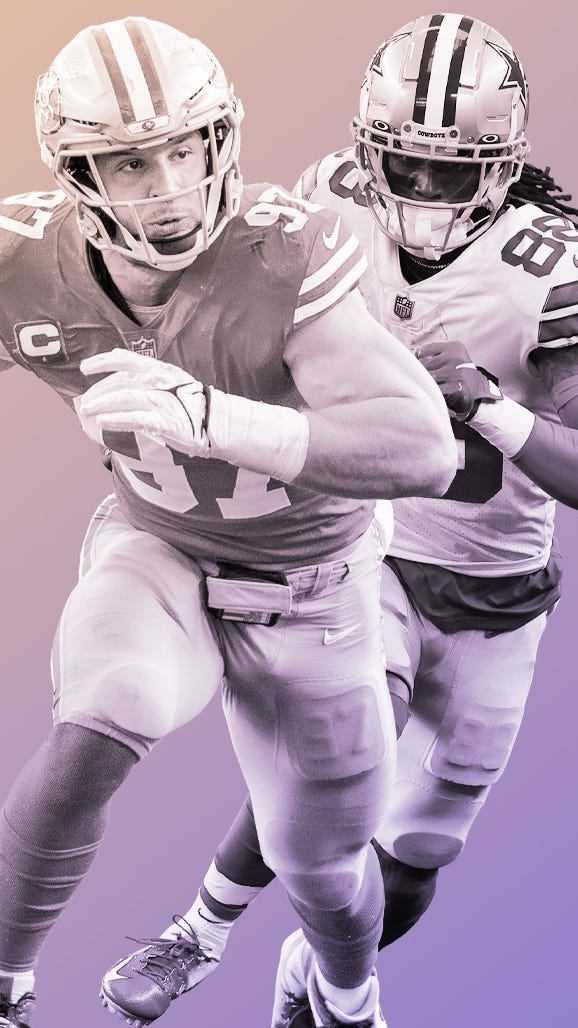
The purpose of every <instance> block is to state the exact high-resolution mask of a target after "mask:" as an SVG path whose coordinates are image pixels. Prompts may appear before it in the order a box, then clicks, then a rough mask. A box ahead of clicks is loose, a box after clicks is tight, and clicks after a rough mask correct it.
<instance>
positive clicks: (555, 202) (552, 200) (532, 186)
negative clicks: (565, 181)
mask: <svg viewBox="0 0 578 1028" xmlns="http://www.w3.org/2000/svg"><path fill="white" fill-rule="evenodd" d="M571 199H572V195H571V193H563V192H562V187H561V186H559V185H557V184H556V182H554V179H553V178H552V176H551V175H550V168H549V167H548V168H544V169H542V168H536V167H535V165H533V164H525V165H524V167H523V168H522V174H521V175H520V178H519V179H518V181H517V182H514V184H513V185H511V186H510V188H509V190H508V195H507V197H506V200H507V202H509V203H511V204H512V206H513V207H521V206H522V205H523V204H525V203H533V204H535V205H536V207H541V208H542V210H543V211H545V212H546V214H562V215H564V217H566V218H569V219H570V221H571V222H572V223H573V224H574V225H575V226H576V228H578V208H576V207H570V206H569V205H568V203H567V202H566V201H568V200H571Z"/></svg>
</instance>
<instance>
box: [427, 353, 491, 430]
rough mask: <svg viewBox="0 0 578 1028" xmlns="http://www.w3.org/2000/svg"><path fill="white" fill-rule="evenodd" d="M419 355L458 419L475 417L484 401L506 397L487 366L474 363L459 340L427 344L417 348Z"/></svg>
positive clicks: (489, 401)
mask: <svg viewBox="0 0 578 1028" xmlns="http://www.w3.org/2000/svg"><path fill="white" fill-rule="evenodd" d="M416 357H417V359H418V360H419V361H420V363H421V364H423V366H424V368H426V369H427V371H429V373H430V375H431V376H432V378H433V379H435V381H436V382H437V384H438V385H439V387H440V389H441V391H442V394H443V396H444V399H445V401H446V403H447V405H448V408H449V410H450V411H452V413H453V414H455V416H456V418H457V419H458V421H469V420H470V418H473V416H474V414H475V413H476V411H477V409H478V407H479V405H480V403H495V402H496V400H501V399H503V397H502V393H501V392H500V390H499V388H498V386H497V385H496V384H495V383H494V382H493V381H492V380H491V378H490V377H489V375H488V373H487V372H486V371H485V370H484V369H483V368H478V367H477V366H476V365H475V364H474V363H473V361H472V358H471V357H470V355H469V353H468V351H467V350H466V348H465V346H464V344H463V343H460V342H458V340H440V341H439V342H438V341H437V340H436V341H435V342H431V341H430V342H427V343H423V344H422V345H421V346H419V347H418V348H417V350H416Z"/></svg>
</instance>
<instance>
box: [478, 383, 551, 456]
mask: <svg viewBox="0 0 578 1028" xmlns="http://www.w3.org/2000/svg"><path fill="white" fill-rule="evenodd" d="M535 420H536V418H535V415H534V414H532V411H529V410H528V408H527V407H523V406H522V404H521V403H516V401H515V400H511V399H510V397H509V396H504V398H503V400H498V402H497V403H481V404H480V406H479V407H478V409H477V411H476V413H475V414H474V416H473V418H471V419H470V421H468V425H470V426H471V427H472V428H475V430H476V432H479V434H480V435H481V436H483V437H484V439H487V440H488V442H489V443H492V445H493V446H496V447H497V449H498V450H501V451H502V453H504V454H505V455H506V457H515V456H516V454H517V453H519V451H520V450H521V449H522V447H523V445H524V443H525V442H527V440H528V436H529V435H530V432H531V431H532V429H533V427H534V421H535Z"/></svg>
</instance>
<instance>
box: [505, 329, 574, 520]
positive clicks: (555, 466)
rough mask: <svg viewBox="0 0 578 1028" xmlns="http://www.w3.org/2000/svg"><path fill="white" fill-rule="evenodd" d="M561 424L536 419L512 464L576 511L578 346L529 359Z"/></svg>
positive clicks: (541, 350) (538, 353) (537, 352)
mask: <svg viewBox="0 0 578 1028" xmlns="http://www.w3.org/2000/svg"><path fill="white" fill-rule="evenodd" d="M530 359H531V360H532V362H533V364H534V366H535V368H536V370H537V372H538V374H539V375H540V378H541V379H542V381H543V382H544V384H545V385H546V386H547V388H548V390H549V392H550V394H551V396H552V399H553V401H554V404H555V406H556V408H557V410H558V413H559V415H560V420H561V421H562V425H557V424H554V423H552V422H550V421H545V420H544V419H543V418H538V417H537V418H536V419H535V421H534V426H533V428H532V431H531V432H530V435H529V437H528V439H527V441H526V442H525V443H524V445H523V446H522V448H521V450H520V451H519V452H518V453H517V454H516V455H515V457H513V458H512V459H513V461H514V463H515V464H516V465H517V466H518V467H519V468H521V469H522V471H524V472H525V474H526V475H528V477H529V478H531V479H532V480H533V481H534V482H536V483H537V484H538V485H539V486H541V487H542V489H545V491H546V492H547V493H549V494H550V496H553V497H554V499H556V500H560V502H561V503H565V504H567V505H568V506H569V507H574V508H578V346H570V347H568V348H567V349H562V350H549V349H546V348H545V347H540V348H539V349H537V350H535V351H534V352H533V354H532V356H531V358H530Z"/></svg>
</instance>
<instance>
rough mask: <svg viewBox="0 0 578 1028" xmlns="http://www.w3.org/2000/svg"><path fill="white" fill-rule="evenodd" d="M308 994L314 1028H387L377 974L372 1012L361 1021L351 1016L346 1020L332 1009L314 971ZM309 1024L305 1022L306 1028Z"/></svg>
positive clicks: (372, 990)
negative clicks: (381, 1007) (344, 1026)
mask: <svg viewBox="0 0 578 1028" xmlns="http://www.w3.org/2000/svg"><path fill="white" fill-rule="evenodd" d="M307 994H308V998H309V1004H310V1011H311V1013H312V1018H311V1022H310V1023H311V1025H312V1026H313V1028H342V1026H343V1025H347V1028H387V1025H386V1023H385V1019H384V1017H383V1014H382V1013H381V1010H380V1007H379V982H378V980H377V976H376V974H375V973H374V974H373V975H372V978H371V982H370V992H369V998H368V1003H367V1006H368V1007H371V1012H370V1013H369V1016H367V1017H363V1018H362V1019H361V1020H356V1019H355V1017H351V1016H349V1017H347V1019H346V1020H345V1019H344V1015H341V1014H340V1013H339V1012H338V1011H336V1010H335V1009H333V1010H332V1009H331V1008H332V1006H333V1004H331V1003H329V1001H328V1000H325V999H324V998H323V996H322V995H321V993H320V991H319V987H318V985H317V980H316V977H315V971H314V970H313V971H311V972H310V974H309V977H308V979H307ZM307 1024H308V1022H306V1021H304V1022H303V1025H304V1028H305V1026H306V1025H307Z"/></svg>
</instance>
